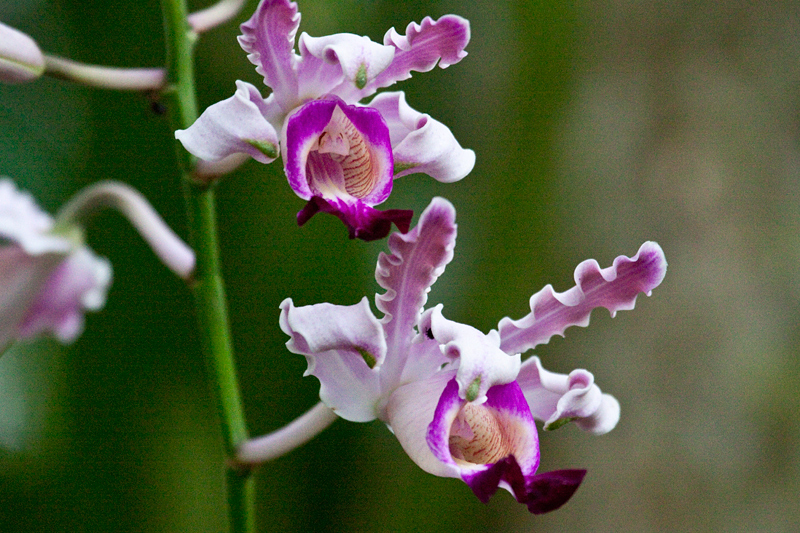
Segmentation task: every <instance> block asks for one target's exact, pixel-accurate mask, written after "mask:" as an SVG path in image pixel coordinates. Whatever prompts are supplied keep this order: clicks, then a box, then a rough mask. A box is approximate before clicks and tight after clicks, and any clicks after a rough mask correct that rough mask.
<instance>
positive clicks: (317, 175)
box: [282, 99, 393, 206]
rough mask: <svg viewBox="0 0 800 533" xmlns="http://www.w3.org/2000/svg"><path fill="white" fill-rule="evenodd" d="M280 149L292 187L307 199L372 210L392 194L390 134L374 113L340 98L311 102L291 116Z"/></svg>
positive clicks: (378, 115) (374, 111) (377, 114)
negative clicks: (362, 204)
mask: <svg viewBox="0 0 800 533" xmlns="http://www.w3.org/2000/svg"><path fill="white" fill-rule="evenodd" d="M282 148H283V156H284V165H285V170H286V177H287V179H288V180H289V185H290V186H291V187H292V189H293V190H294V191H295V193H297V195H298V196H300V197H301V198H303V199H306V200H309V199H311V197H312V196H321V197H322V198H324V199H326V200H337V199H342V200H344V201H345V202H347V203H355V201H356V200H361V201H362V202H363V203H364V204H366V205H368V206H372V205H377V204H379V203H381V202H383V201H384V200H385V199H386V198H387V197H388V196H389V193H390V192H391V190H392V166H393V159H392V146H391V142H390V141H389V131H388V129H387V128H386V123H385V122H384V121H383V119H382V118H381V116H380V113H379V112H378V111H376V110H374V109H370V108H366V107H359V106H348V105H346V104H344V103H343V102H341V101H340V100H338V99H326V100H315V101H312V102H308V103H306V104H304V105H303V106H302V107H300V108H299V109H298V110H297V111H296V112H295V113H293V114H292V115H291V116H290V117H289V119H288V121H287V123H286V130H285V132H284V142H283V143H282Z"/></svg>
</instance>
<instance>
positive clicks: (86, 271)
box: [19, 247, 111, 343]
mask: <svg viewBox="0 0 800 533" xmlns="http://www.w3.org/2000/svg"><path fill="white" fill-rule="evenodd" d="M110 284H111V263H109V262H108V260H107V259H104V258H101V257H98V256H97V255H95V254H94V253H93V252H91V251H90V250H89V249H88V248H86V247H83V248H80V249H78V250H76V251H75V252H74V253H73V254H72V255H70V256H69V257H68V258H67V259H66V260H65V261H63V262H62V263H61V264H60V265H59V266H58V267H57V268H55V269H54V270H53V272H52V273H51V275H50V277H49V279H48V280H47V282H46V284H45V285H44V287H43V288H42V290H41V292H40V293H39V296H38V298H37V299H36V301H34V303H33V305H32V306H31V307H30V309H28V312H27V313H26V317H25V319H24V320H23V321H22V323H21V324H20V326H19V336H20V337H22V338H27V337H33V336H34V335H38V334H40V333H44V332H52V333H53V334H54V335H55V337H56V338H57V339H58V340H59V341H61V342H63V343H67V342H72V341H74V340H75V339H76V338H77V337H78V336H79V335H80V334H81V332H82V331H83V324H84V316H83V312H84V310H91V311H96V310H98V309H101V308H102V307H103V305H105V302H106V292H107V291H108V287H109V285H110Z"/></svg>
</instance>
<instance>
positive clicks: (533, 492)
mask: <svg viewBox="0 0 800 533" xmlns="http://www.w3.org/2000/svg"><path fill="white" fill-rule="evenodd" d="M584 476H586V470H554V471H552V472H544V473H542V474H536V475H535V476H533V478H532V479H531V480H529V486H528V493H527V495H526V498H525V501H521V503H525V504H526V505H527V506H528V510H529V511H530V512H531V513H533V514H542V513H549V512H550V511H555V510H556V509H558V508H559V507H561V506H562V505H564V504H565V503H567V500H569V499H570V498H571V497H572V495H573V494H575V491H576V490H578V486H579V485H580V484H581V482H582V481H583V478H584Z"/></svg>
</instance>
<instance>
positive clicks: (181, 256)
mask: <svg viewBox="0 0 800 533" xmlns="http://www.w3.org/2000/svg"><path fill="white" fill-rule="evenodd" d="M105 207H113V208H115V209H117V210H118V211H119V212H120V213H121V214H123V215H124V216H125V217H126V218H127V219H128V220H129V221H130V222H131V224H132V225H133V226H134V228H135V229H136V230H137V231H138V232H139V234H140V235H141V236H142V238H143V239H144V240H145V241H146V242H147V243H148V244H149V245H150V247H151V248H152V249H153V252H154V253H155V254H156V255H157V256H158V257H159V258H160V259H161V260H162V261H163V263H164V264H165V265H166V266H167V267H168V268H170V269H171V270H172V271H173V272H175V273H176V274H178V275H179V276H181V277H182V278H184V279H187V280H188V279H190V278H191V277H192V274H193V272H194V266H195V257H194V252H193V251H192V250H191V249H190V248H189V247H188V246H187V245H186V244H185V243H184V242H183V241H182V240H181V239H180V237H178V236H177V235H176V234H175V233H174V232H173V231H172V230H171V229H170V228H169V226H167V225H166V223H165V222H164V220H163V219H162V218H161V217H160V216H159V215H158V213H156V211H155V210H154V209H153V208H152V207H151V206H150V204H149V203H148V202H147V200H145V199H144V197H142V195H141V194H139V193H138V192H137V191H135V190H134V189H132V188H131V187H129V186H127V185H124V184H122V183H115V182H100V183H96V184H94V185H91V186H89V187H87V188H85V189H83V190H82V191H81V192H79V193H78V194H76V195H75V196H74V197H73V198H72V199H71V200H70V201H69V202H67V204H66V205H64V206H63V207H62V208H61V210H60V211H59V213H58V215H57V217H56V219H53V217H51V216H50V215H48V214H47V213H45V212H44V211H42V210H41V209H40V208H39V206H38V205H36V202H35V201H34V200H33V198H32V197H31V196H30V195H29V194H27V193H25V192H21V191H19V190H17V188H16V186H15V185H14V183H13V182H12V181H11V180H10V179H8V178H0V353H2V351H3V350H5V348H6V347H8V345H10V344H11V343H12V342H13V341H14V340H17V339H25V338H30V337H34V336H36V335H40V334H52V335H54V336H55V337H56V338H57V339H58V340H60V341H61V342H64V343H67V342H72V341H74V340H75V339H76V338H77V337H78V336H79V335H80V334H81V332H82V331H83V324H84V312H85V311H97V310H99V309H100V308H102V307H103V305H104V304H105V301H106V293H107V291H108V287H109V285H110V284H111V263H109V262H108V260H107V259H105V258H101V257H98V256H97V255H95V253H94V252H92V251H91V250H90V249H89V247H88V246H86V244H85V242H84V232H83V227H82V225H81V222H82V221H85V219H87V218H88V217H90V216H91V215H92V214H94V213H95V212H96V211H97V210H98V209H101V208H105Z"/></svg>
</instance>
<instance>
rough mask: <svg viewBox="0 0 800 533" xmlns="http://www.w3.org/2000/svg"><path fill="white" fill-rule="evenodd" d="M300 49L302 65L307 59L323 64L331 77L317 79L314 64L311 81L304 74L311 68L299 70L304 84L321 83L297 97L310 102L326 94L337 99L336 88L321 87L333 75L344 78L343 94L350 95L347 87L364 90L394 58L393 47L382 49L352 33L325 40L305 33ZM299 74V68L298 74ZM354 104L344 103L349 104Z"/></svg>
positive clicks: (335, 35) (330, 36) (303, 90)
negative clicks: (311, 99)
mask: <svg viewBox="0 0 800 533" xmlns="http://www.w3.org/2000/svg"><path fill="white" fill-rule="evenodd" d="M300 47H301V48H300V49H301V52H302V54H303V55H302V56H301V57H303V61H305V60H306V59H307V58H308V56H309V55H310V56H313V57H315V58H317V59H322V60H324V61H325V62H326V63H328V64H329V65H330V66H331V67H332V69H333V70H332V72H331V73H327V74H325V75H322V76H320V74H322V72H320V70H321V69H320V66H319V65H317V64H316V62H313V63H312V64H313V65H314V67H316V68H314V69H313V70H315V71H316V72H317V76H315V77H313V78H312V77H311V76H308V75H307V74H308V73H309V72H307V71H312V68H306V69H302V70H303V71H304V72H303V74H304V76H303V79H302V81H303V82H308V81H311V80H316V81H317V82H322V83H320V84H319V86H318V87H317V88H316V90H314V88H312V87H306V86H305V85H303V86H301V87H300V89H299V91H300V94H303V95H307V97H309V98H315V97H319V96H321V95H323V94H325V93H331V94H335V95H338V91H337V90H336V89H335V88H334V87H335V86H328V85H327V83H324V82H325V81H328V80H333V79H334V77H335V76H333V73H334V72H340V73H341V74H342V75H343V77H344V80H340V83H344V84H346V88H345V91H344V94H348V93H351V91H350V87H353V88H356V89H359V90H360V89H363V88H364V86H365V85H367V83H369V82H371V81H372V80H374V79H375V77H376V76H377V75H379V74H380V73H381V72H383V71H384V70H385V69H386V67H388V66H389V65H390V64H391V63H392V59H394V54H395V48H394V47H393V46H385V45H382V44H379V43H376V42H373V41H371V40H370V39H369V37H361V36H358V35H354V34H352V33H337V34H334V35H326V36H325V37H311V36H309V35H307V34H305V33H304V34H303V35H301V36H300ZM300 70H301V69H300V68H298V72H300ZM357 101H358V100H351V101H347V100H346V102H347V103H349V104H354V103H356V102H357Z"/></svg>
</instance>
